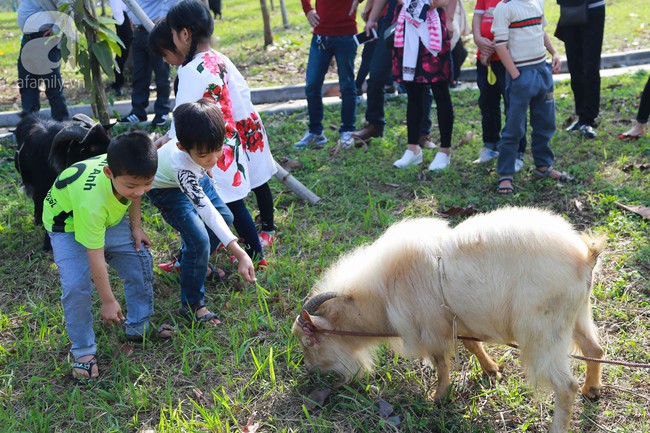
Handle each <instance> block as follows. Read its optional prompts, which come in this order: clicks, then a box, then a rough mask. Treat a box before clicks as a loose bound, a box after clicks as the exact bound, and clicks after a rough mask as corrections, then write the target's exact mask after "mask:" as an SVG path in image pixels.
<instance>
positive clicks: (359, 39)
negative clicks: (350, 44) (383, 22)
mask: <svg viewBox="0 0 650 433" xmlns="http://www.w3.org/2000/svg"><path fill="white" fill-rule="evenodd" d="M353 38H354V42H356V44H357V45H361V44H365V43H366V42H370V41H374V40H376V39H377V30H375V29H374V28H373V29H372V30H371V31H370V36H368V35H367V34H366V32H361V33H357V34H356V35H354V36H353Z"/></svg>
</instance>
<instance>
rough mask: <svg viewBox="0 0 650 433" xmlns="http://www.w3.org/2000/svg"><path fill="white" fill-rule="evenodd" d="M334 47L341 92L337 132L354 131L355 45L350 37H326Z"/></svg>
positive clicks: (355, 109)
mask: <svg viewBox="0 0 650 433" xmlns="http://www.w3.org/2000/svg"><path fill="white" fill-rule="evenodd" d="M327 39H328V42H331V44H332V45H333V46H334V56H335V57H336V67H337V70H338V74H339V88H340V90H341V127H340V128H339V132H352V131H354V127H355V123H356V119H357V91H356V88H355V84H354V58H355V57H356V55H357V45H356V43H355V42H354V38H353V37H352V36H332V37H328V38H327Z"/></svg>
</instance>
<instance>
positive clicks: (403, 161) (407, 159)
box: [393, 149, 422, 168]
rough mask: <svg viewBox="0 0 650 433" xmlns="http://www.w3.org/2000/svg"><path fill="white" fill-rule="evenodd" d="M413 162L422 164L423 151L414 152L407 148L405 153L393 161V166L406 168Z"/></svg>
mask: <svg viewBox="0 0 650 433" xmlns="http://www.w3.org/2000/svg"><path fill="white" fill-rule="evenodd" d="M412 164H422V151H420V153H413V151H412V150H411V149H406V151H405V152H404V155H402V157H401V158H400V159H398V160H397V161H395V162H394V163H393V167H396V168H405V167H408V166H409V165H412Z"/></svg>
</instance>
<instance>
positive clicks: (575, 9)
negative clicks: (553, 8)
mask: <svg viewBox="0 0 650 433" xmlns="http://www.w3.org/2000/svg"><path fill="white" fill-rule="evenodd" d="M586 22H587V2H586V1H585V2H583V3H582V4H578V5H575V6H569V5H566V6H565V5H560V20H559V21H558V23H557V24H558V26H579V25H581V24H584V23H586Z"/></svg>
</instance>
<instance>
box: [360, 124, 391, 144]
mask: <svg viewBox="0 0 650 433" xmlns="http://www.w3.org/2000/svg"><path fill="white" fill-rule="evenodd" d="M382 135H384V128H381V127H379V126H376V125H373V124H372V123H369V124H367V125H366V126H364V127H363V128H362V129H360V130H358V131H354V132H353V133H352V138H353V139H354V141H355V145H356V146H357V147H361V146H362V145H364V144H366V145H367V144H368V143H369V142H370V139H371V138H374V137H381V136H382Z"/></svg>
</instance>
